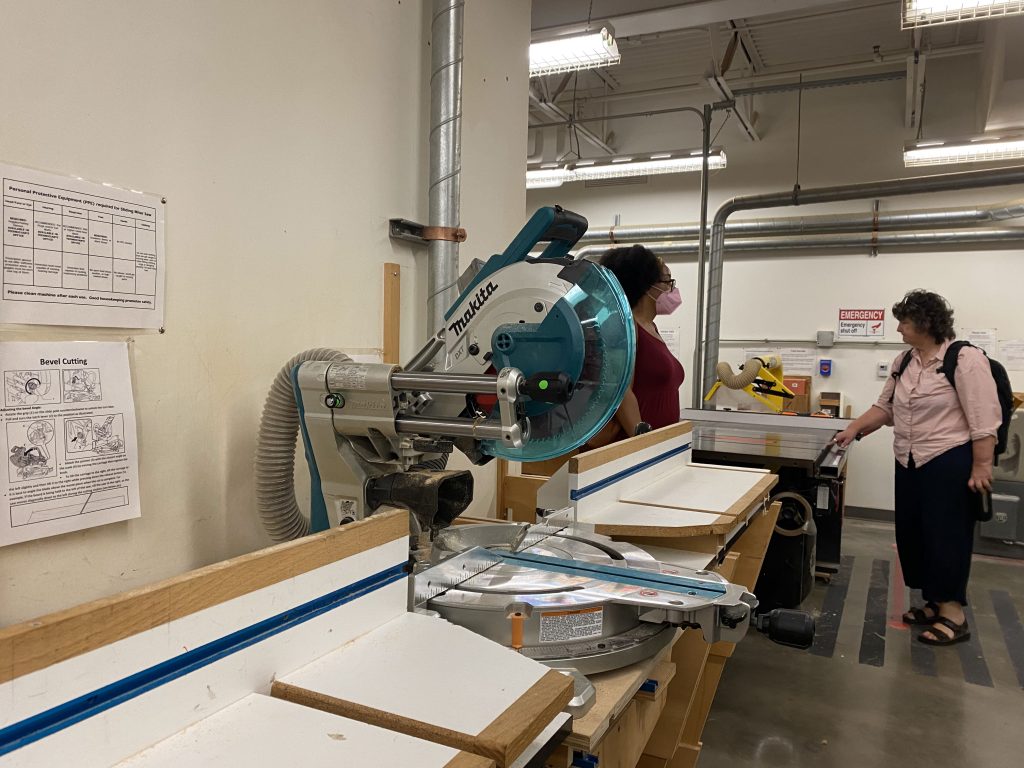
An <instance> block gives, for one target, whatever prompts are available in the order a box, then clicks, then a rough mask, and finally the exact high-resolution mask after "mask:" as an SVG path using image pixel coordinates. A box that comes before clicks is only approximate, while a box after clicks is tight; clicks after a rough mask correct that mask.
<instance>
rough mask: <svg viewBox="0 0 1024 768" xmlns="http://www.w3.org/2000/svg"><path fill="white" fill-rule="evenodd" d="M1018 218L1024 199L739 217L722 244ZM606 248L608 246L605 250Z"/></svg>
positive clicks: (659, 235) (603, 234) (683, 229)
mask: <svg viewBox="0 0 1024 768" xmlns="http://www.w3.org/2000/svg"><path fill="white" fill-rule="evenodd" d="M1021 217H1024V199H1020V200H1009V201H1006V202H1003V203H996V204H994V205H989V206H969V207H964V208H940V209H921V210H910V211H891V212H889V213H880V214H878V215H877V216H876V215H874V214H871V213H848V214H837V215H830V216H789V217H778V218H761V219H743V220H742V221H731V222H728V223H727V224H726V225H725V237H726V242H728V241H729V240H730V239H731V237H732V236H733V235H799V234H807V233H812V232H821V233H824V232H870V231H872V230H873V229H874V230H878V231H880V232H884V231H893V230H911V229H947V228H954V227H962V226H965V225H969V224H991V223H995V222H1000V221H1008V220H1010V219H1017V218H1021ZM699 234H700V225H699V224H697V223H692V224H655V225H640V226H634V227H607V228H601V229H591V230H589V231H588V232H587V233H586V234H584V235H583V237H582V238H580V242H581V243H609V244H612V243H622V244H633V243H649V242H658V241H667V240H689V239H691V238H696V237H697V236H698V235H699ZM609 247H610V246H609Z"/></svg>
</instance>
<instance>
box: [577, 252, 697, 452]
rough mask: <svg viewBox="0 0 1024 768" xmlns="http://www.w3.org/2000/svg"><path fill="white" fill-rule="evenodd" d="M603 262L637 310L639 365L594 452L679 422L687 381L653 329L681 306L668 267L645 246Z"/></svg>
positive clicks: (608, 254) (595, 441) (596, 440)
mask: <svg viewBox="0 0 1024 768" xmlns="http://www.w3.org/2000/svg"><path fill="white" fill-rule="evenodd" d="M600 263H601V266H603V267H605V268H606V269H608V270H610V271H611V272H612V273H613V274H614V275H615V277H616V278H618V280H619V283H620V284H621V285H622V290H623V292H624V293H625V294H626V299H627V300H628V301H629V305H630V307H632V309H633V320H634V322H635V323H636V326H637V328H636V366H635V368H634V371H633V382H632V384H631V386H630V388H629V389H628V390H627V391H626V396H625V397H624V398H623V400H622V405H621V406H619V410H618V411H617V412H616V414H615V418H614V419H612V420H611V421H610V422H608V425H607V426H606V427H605V428H604V429H603V430H601V432H599V433H598V434H597V435H596V436H595V437H594V438H593V439H592V440H591V441H590V445H591V446H592V447H598V446H601V445H605V444H607V443H611V442H614V441H615V440H620V439H622V438H624V437H630V436H632V435H635V434H638V433H640V432H646V431H647V430H649V429H658V428H659V427H665V426H668V425H669V424H675V423H676V422H677V421H679V387H681V386H682V384H683V378H684V377H685V373H684V371H683V366H682V365H681V364H680V362H679V361H678V360H677V359H676V357H675V355H673V354H672V353H671V352H670V351H669V348H668V346H667V345H666V344H665V342H664V340H663V339H662V338H661V334H660V333H658V327H657V326H656V325H655V324H654V318H655V317H656V316H658V315H669V314H671V313H672V312H675V311H676V310H677V309H679V307H680V305H681V304H682V303H683V302H682V299H681V298H680V296H679V289H678V288H677V287H676V281H675V280H674V279H673V278H672V271H671V270H670V269H669V268H668V265H667V264H665V262H663V261H662V260H661V259H660V258H659V257H658V256H655V255H654V254H653V253H652V252H651V251H650V250H648V249H647V248H644V247H643V246H642V245H633V246H630V247H624V248H612V249H611V250H610V251H607V252H606V253H605V254H604V255H603V256H601V261H600Z"/></svg>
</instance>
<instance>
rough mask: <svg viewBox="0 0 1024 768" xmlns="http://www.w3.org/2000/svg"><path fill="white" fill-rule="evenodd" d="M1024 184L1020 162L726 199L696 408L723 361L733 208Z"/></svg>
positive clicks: (714, 234) (718, 216)
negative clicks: (724, 291) (728, 236)
mask: <svg viewBox="0 0 1024 768" xmlns="http://www.w3.org/2000/svg"><path fill="white" fill-rule="evenodd" d="M1022 183H1024V166H1017V167H1013V168H999V169H995V170H985V171H966V172H963V173H947V174H939V175H936V176H919V177H917V178H910V179H890V180H888V181H877V182H870V183H867V184H849V185H845V186H838V187H819V188H817V189H806V190H801V189H800V188H799V187H796V188H794V189H791V190H786V191H784V192H775V193H771V194H765V195H749V196H746V197H736V198H733V199H732V200H729V201H728V202H726V203H725V204H723V205H722V206H721V207H720V208H719V209H718V211H717V212H716V213H715V218H714V221H713V223H712V225H711V254H710V258H709V274H708V303H707V321H706V332H705V333H702V332H701V331H702V328H701V318H697V344H698V346H699V345H700V343H701V341H702V340H703V338H704V337H705V336H706V338H707V343H706V344H705V345H704V359H703V364H702V367H701V368H702V370H701V372H700V378H699V379H698V381H699V382H701V385H700V388H697V387H695V388H694V398H693V404H694V407H695V408H700V407H701V406H702V404H703V398H701V392H706V391H707V390H708V389H709V388H710V387H711V386H712V385H713V384H714V377H715V371H714V366H715V363H716V362H718V340H719V337H720V335H721V320H722V261H723V257H724V255H725V227H726V221H728V219H729V217H730V216H731V215H732V214H733V213H735V212H736V211H744V210H755V209H760V208H783V207H787V206H791V205H810V204H813V203H835V202H841V201H844V200H870V199H872V198H876V197H893V196H898V195H914V194H921V193H926V192H948V191H953V190H960V189H981V188H986V187H997V186H1007V185H1011V184H1022ZM935 234H940V233H935ZM917 242H920V240H917Z"/></svg>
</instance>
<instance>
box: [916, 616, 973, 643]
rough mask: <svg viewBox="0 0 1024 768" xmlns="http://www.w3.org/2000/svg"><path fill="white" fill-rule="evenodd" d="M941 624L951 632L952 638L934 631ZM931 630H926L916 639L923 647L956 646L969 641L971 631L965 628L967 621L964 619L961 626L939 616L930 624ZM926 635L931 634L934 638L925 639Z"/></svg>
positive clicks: (936, 630) (937, 630)
mask: <svg viewBox="0 0 1024 768" xmlns="http://www.w3.org/2000/svg"><path fill="white" fill-rule="evenodd" d="M937 624H941V625H942V626H944V627H947V628H948V629H949V630H950V631H952V633H953V636H952V637H949V636H948V635H947V634H946V633H945V632H942V631H940V630H939V629H936V628H935V626H936V625H937ZM932 627H933V628H932V629H926V630H925V631H924V632H922V633H921V634H920V635H918V636H917V639H918V640H920V641H921V642H922V643H924V644H925V645H956V644H957V643H965V642H967V641H968V640H970V639H971V629H970V627H968V626H967V619H964V623H963V624H957V623H956V622H955V621H953V620H952V619H947V618H946V617H945V616H939V617H937V618H936V619H935V621H933V622H932ZM926 633H931V634H932V635H934V637H925V634H926Z"/></svg>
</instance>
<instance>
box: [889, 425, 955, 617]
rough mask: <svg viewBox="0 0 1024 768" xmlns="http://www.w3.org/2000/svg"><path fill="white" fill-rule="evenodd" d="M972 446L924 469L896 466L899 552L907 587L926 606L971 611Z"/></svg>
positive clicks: (939, 458)
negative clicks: (945, 605) (951, 604)
mask: <svg viewBox="0 0 1024 768" xmlns="http://www.w3.org/2000/svg"><path fill="white" fill-rule="evenodd" d="M973 461H974V451H973V448H972V445H971V443H965V444H964V445H961V446H957V447H956V448H950V449H949V450H948V451H946V452H945V453H942V454H939V455H938V456H936V457H935V458H934V459H932V460H931V461H929V462H928V463H927V464H925V465H924V466H923V467H917V466H915V465H914V458H913V456H911V458H910V466H908V467H906V468H904V467H902V466H900V463H899V462H898V461H897V462H896V548H897V550H898V551H899V555H900V565H901V566H902V567H903V579H904V581H905V582H906V584H907V586H908V587H911V588H913V589H920V590H921V593H922V595H923V596H924V599H925V600H928V601H931V602H935V603H944V602H952V601H954V600H956V601H959V602H960V603H961V605H967V579H968V577H969V576H970V573H971V552H972V550H973V548H974V515H973V514H972V511H971V507H970V503H969V502H970V497H969V495H968V494H970V493H971V492H972V491H971V489H970V488H968V487H967V481H968V480H970V478H971V465H972V463H973Z"/></svg>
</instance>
